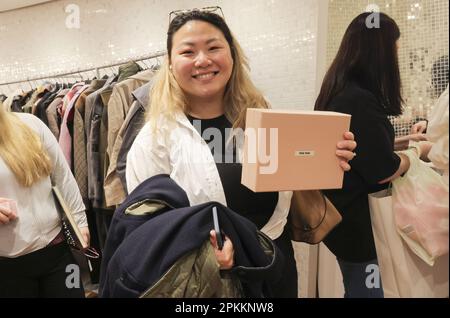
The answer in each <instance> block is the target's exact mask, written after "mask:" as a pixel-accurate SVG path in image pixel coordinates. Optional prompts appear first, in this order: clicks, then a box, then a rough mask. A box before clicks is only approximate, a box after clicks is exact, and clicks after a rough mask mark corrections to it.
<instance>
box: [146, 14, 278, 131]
mask: <svg viewBox="0 0 450 318" xmlns="http://www.w3.org/2000/svg"><path fill="white" fill-rule="evenodd" d="M191 20H201V21H205V22H208V23H210V24H212V25H214V26H215V27H217V28H218V29H219V30H221V31H222V33H223V34H224V36H225V38H226V40H227V42H228V44H229V46H230V50H231V56H232V58H233V71H232V73H231V77H230V79H229V81H228V84H227V86H226V89H225V94H224V104H225V116H226V117H227V118H228V120H230V121H231V123H232V124H233V128H244V127H245V115H246V110H247V108H269V104H268V103H267V101H266V100H265V98H264V96H263V95H262V93H261V92H260V91H259V90H258V89H257V88H256V87H255V85H254V84H253V82H252V81H251V79H250V74H249V72H250V67H249V64H248V59H247V57H246V56H245V54H244V52H243V50H242V48H241V46H240V45H239V43H238V42H237V41H236V38H235V37H234V36H233V35H232V33H231V32H230V30H229V28H228V26H227V25H226V23H225V21H224V20H223V19H222V17H220V16H219V15H217V14H215V13H211V12H204V11H191V12H188V13H183V14H181V15H179V16H177V17H176V18H175V19H174V20H173V21H172V22H171V24H170V26H169V31H168V33H167V34H168V37H167V56H166V58H165V61H164V63H163V65H162V66H161V69H160V70H159V72H158V74H157V75H156V76H155V82H154V85H153V88H152V90H151V92H150V109H149V111H148V113H147V120H149V121H151V122H152V123H153V127H156V120H157V118H158V117H159V116H161V115H166V116H168V117H169V118H174V114H175V113H176V112H177V111H180V110H181V111H183V112H187V108H188V104H187V99H186V96H185V94H184V93H183V90H182V89H181V87H180V86H179V85H178V82H177V81H176V79H175V77H174V76H173V74H172V72H171V70H170V68H169V65H170V54H171V49H172V38H173V35H174V34H175V32H176V31H178V30H179V29H180V28H181V27H182V26H183V25H184V24H185V23H186V22H188V21H191Z"/></svg>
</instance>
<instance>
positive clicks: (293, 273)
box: [271, 226, 298, 298]
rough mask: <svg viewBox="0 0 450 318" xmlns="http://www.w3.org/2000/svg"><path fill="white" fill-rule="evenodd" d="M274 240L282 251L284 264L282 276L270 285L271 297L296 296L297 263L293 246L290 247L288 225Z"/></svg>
mask: <svg viewBox="0 0 450 318" xmlns="http://www.w3.org/2000/svg"><path fill="white" fill-rule="evenodd" d="M274 242H275V244H276V245H277V247H278V248H279V249H280V250H281V252H282V253H283V256H284V260H285V265H284V271H283V276H282V277H281V279H280V280H279V281H278V282H277V283H276V284H274V285H272V286H271V290H272V292H273V297H274V298H297V297H298V281H297V279H298V278H297V264H296V262H295V255H294V248H293V247H292V242H291V237H290V235H289V230H288V226H285V227H284V231H283V234H281V236H280V237H279V238H277V239H276V240H275V241H274Z"/></svg>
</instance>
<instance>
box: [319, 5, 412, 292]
mask: <svg viewBox="0 0 450 318" xmlns="http://www.w3.org/2000/svg"><path fill="white" fill-rule="evenodd" d="M376 14H378V15H379V16H377V17H376V18H379V21H380V23H379V27H372V25H368V23H366V21H367V20H368V19H370V18H371V17H372V16H370V15H376ZM377 26H378V25H377ZM399 37H400V30H399V28H398V26H397V24H396V23H395V21H394V20H393V19H391V18H390V17H389V16H387V15H386V14H383V13H362V14H360V15H358V16H357V17H356V18H355V19H354V20H353V21H352V22H351V23H350V25H349V27H348V28H347V30H346V32H345V34H344V37H343V39H342V43H341V46H340V48H339V51H338V53H337V55H336V57H335V59H334V61H333V63H332V64H331V66H330V68H329V70H328V72H327V74H326V75H325V79H324V81H323V83H322V88H321V91H320V94H319V96H318V98H317V101H316V104H315V109H316V110H328V111H336V112H342V113H347V114H351V115H352V119H351V126H350V131H352V132H353V133H354V135H355V141H356V142H357V148H356V150H355V152H356V153H357V156H356V157H355V158H354V159H353V160H352V169H351V170H350V171H348V172H346V173H345V177H344V186H343V188H342V189H339V190H327V191H325V193H326V195H327V196H328V197H329V198H330V200H331V201H332V202H333V203H334V205H335V206H336V207H337V208H338V209H339V211H340V212H341V214H342V217H343V220H342V223H341V224H339V225H338V226H337V227H336V228H335V229H334V230H333V231H332V232H331V233H330V234H329V236H328V237H327V238H326V239H325V244H326V245H327V247H328V248H329V249H330V250H331V251H332V252H333V253H334V255H336V257H337V260H338V263H339V266H340V268H341V271H342V275H343V280H344V287H345V297H383V289H382V287H381V281H380V280H379V279H375V280H371V279H370V277H369V275H370V274H371V273H373V272H374V268H376V265H377V254H376V250H375V244H374V239H373V234H372V227H371V222H370V213H369V204H368V196H367V195H368V194H369V193H372V192H376V191H378V190H381V189H383V188H385V187H387V184H388V181H390V180H393V179H395V178H396V177H398V176H399V175H401V174H403V173H404V172H406V171H407V170H408V168H409V161H408V158H407V157H406V156H404V155H402V154H396V153H395V152H394V137H395V134H394V128H393V127H392V124H391V123H390V121H389V119H388V115H393V116H397V115H400V114H401V113H402V102H403V100H402V97H401V83H400V72H399V67H398V56H397V48H398V46H397V41H398V39H399ZM378 278H379V277H378Z"/></svg>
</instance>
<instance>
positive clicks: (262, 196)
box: [187, 115, 278, 229]
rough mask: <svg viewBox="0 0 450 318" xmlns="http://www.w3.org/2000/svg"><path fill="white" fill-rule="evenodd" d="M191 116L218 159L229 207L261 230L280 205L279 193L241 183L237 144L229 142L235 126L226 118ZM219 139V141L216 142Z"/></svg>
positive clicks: (217, 165)
mask: <svg viewBox="0 0 450 318" xmlns="http://www.w3.org/2000/svg"><path fill="white" fill-rule="evenodd" d="M187 117H188V119H189V121H190V122H191V124H193V125H194V127H195V128H196V129H197V131H198V132H199V133H200V135H201V136H202V138H203V140H205V142H206V143H207V144H208V146H209V148H210V150H211V153H212V155H213V156H214V161H215V162H216V167H217V170H218V171H219V175H220V181H221V182H222V186H223V190H224V192H225V198H226V200H227V206H228V207H229V208H230V209H231V210H233V211H235V212H237V213H239V214H240V215H242V216H244V217H246V218H247V219H249V220H250V221H252V222H253V223H255V224H256V226H257V227H258V228H259V229H261V228H262V227H263V226H264V225H265V224H266V223H267V222H268V221H269V219H270V217H271V216H272V214H273V211H274V210H275V207H276V205H277V203H278V192H259V193H255V192H253V191H252V190H249V189H248V188H247V187H245V186H244V185H242V184H241V175H242V164H240V163H238V160H237V159H236V158H237V156H236V148H235V144H234V143H233V142H232V141H231V142H228V143H227V141H228V137H229V136H230V134H231V127H232V125H231V123H230V122H229V121H228V119H227V118H226V117H225V115H222V116H219V117H216V118H212V119H202V120H200V119H197V118H194V117H192V116H187ZM194 120H195V121H196V122H195V123H194ZM208 128H216V129H217V130H216V131H214V130H212V129H210V130H208V131H206V132H205V130H207V129H208ZM214 132H215V133H214ZM219 132H220V135H219V134H218V133H219ZM215 137H218V138H219V139H217V138H216V139H214V138H215Z"/></svg>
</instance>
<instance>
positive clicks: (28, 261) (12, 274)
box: [0, 242, 84, 298]
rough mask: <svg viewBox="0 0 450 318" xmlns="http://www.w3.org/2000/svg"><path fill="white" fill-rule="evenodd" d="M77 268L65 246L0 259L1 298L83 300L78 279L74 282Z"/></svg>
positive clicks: (82, 292) (81, 287) (63, 243)
mask: <svg viewBox="0 0 450 318" xmlns="http://www.w3.org/2000/svg"><path fill="white" fill-rule="evenodd" d="M69 265H71V266H69ZM77 266H78V265H77V264H76V262H75V259H74V257H73V256H72V253H71V252H70V249H69V247H68V246H67V244H66V243H65V242H62V243H60V244H57V245H53V246H47V247H45V248H43V249H40V250H38V251H35V252H32V253H29V254H27V255H23V256H20V257H17V258H4V257H0V298H13V297H14V298H25V297H27V298H29V297H41V298H83V297H84V289H83V285H82V283H81V279H79V280H80V281H79V282H76V281H75V280H74V279H73V278H76V277H77V276H76V274H75V275H73V273H74V272H75V271H74V270H73V269H74V268H77ZM66 270H67V271H68V272H66ZM71 275H72V276H71ZM78 277H81V274H80V275H78ZM77 285H78V286H77ZM77 287H78V288H77Z"/></svg>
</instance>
